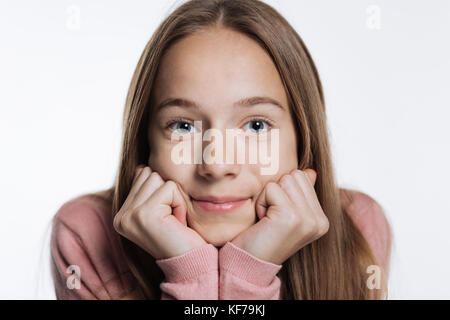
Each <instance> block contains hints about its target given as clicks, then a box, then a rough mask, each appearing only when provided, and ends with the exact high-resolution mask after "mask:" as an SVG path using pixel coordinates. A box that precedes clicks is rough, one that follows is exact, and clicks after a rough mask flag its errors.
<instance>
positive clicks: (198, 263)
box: [156, 243, 219, 300]
mask: <svg viewBox="0 0 450 320" xmlns="http://www.w3.org/2000/svg"><path fill="white" fill-rule="evenodd" d="M156 263H157V265H158V266H159V267H160V268H161V270H162V271H163V273H164V275H165V279H164V281H163V282H162V283H161V284H160V288H161V291H162V296H161V299H162V300H218V295H219V293H218V288H219V285H218V278H219V274H218V251H217V249H216V247H214V246H213V245H212V244H209V243H205V244H204V245H203V246H201V247H199V248H195V249H192V250H191V251H188V252H187V253H184V254H182V255H180V256H176V257H171V258H167V259H160V260H156Z"/></svg>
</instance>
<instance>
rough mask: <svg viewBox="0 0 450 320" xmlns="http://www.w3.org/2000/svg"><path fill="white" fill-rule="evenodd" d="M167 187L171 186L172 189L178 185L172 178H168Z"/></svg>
mask: <svg viewBox="0 0 450 320" xmlns="http://www.w3.org/2000/svg"><path fill="white" fill-rule="evenodd" d="M166 187H167V188H169V189H170V190H172V189H175V188H176V187H177V184H176V183H175V182H174V181H172V180H167V181H166Z"/></svg>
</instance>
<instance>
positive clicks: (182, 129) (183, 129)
mask: <svg viewBox="0 0 450 320" xmlns="http://www.w3.org/2000/svg"><path fill="white" fill-rule="evenodd" d="M169 128H171V129H172V130H175V131H176V130H179V133H182V134H185V133H194V131H195V127H194V126H193V125H192V124H190V123H188V122H186V121H174V122H172V123H170V124H169ZM191 130H193V131H191Z"/></svg>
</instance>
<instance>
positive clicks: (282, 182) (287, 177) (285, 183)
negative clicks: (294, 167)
mask: <svg viewBox="0 0 450 320" xmlns="http://www.w3.org/2000/svg"><path fill="white" fill-rule="evenodd" d="M293 179H294V178H293V177H292V176H291V175H290V174H285V175H284V176H283V177H282V178H281V179H280V185H282V186H283V187H285V186H288V185H289V184H291V183H292V182H293V181H292V180H293Z"/></svg>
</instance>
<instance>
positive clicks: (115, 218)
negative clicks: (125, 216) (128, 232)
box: [113, 214, 122, 233]
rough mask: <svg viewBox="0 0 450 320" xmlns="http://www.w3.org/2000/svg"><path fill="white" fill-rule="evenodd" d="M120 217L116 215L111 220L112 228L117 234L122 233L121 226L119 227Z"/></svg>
mask: <svg viewBox="0 0 450 320" xmlns="http://www.w3.org/2000/svg"><path fill="white" fill-rule="evenodd" d="M121 224H122V223H121V217H120V215H118V214H116V216H115V217H114V220H113V226H114V230H116V231H117V232H119V233H120V232H121V231H122V226H121Z"/></svg>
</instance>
